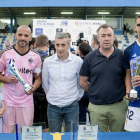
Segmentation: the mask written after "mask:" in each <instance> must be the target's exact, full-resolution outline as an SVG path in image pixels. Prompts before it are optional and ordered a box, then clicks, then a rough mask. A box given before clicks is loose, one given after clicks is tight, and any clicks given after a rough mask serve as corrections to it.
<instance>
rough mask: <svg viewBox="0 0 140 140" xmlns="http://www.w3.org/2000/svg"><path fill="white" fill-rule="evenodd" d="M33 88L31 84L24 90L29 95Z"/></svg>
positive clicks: (25, 86)
mask: <svg viewBox="0 0 140 140" xmlns="http://www.w3.org/2000/svg"><path fill="white" fill-rule="evenodd" d="M32 88H33V87H32V86H31V85H29V84H25V85H24V90H25V92H26V93H29V92H30V90H31V89H32Z"/></svg>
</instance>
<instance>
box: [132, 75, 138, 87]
mask: <svg viewBox="0 0 140 140" xmlns="http://www.w3.org/2000/svg"><path fill="white" fill-rule="evenodd" d="M131 82H132V84H133V86H134V87H139V86H140V76H139V75H137V76H135V77H133V78H132V81H131Z"/></svg>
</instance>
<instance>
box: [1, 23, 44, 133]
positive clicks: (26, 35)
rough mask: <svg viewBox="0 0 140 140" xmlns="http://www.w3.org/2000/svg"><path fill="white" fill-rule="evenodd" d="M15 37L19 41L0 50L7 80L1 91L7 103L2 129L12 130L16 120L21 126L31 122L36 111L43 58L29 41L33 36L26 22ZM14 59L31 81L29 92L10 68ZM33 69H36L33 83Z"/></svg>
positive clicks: (22, 74)
mask: <svg viewBox="0 0 140 140" xmlns="http://www.w3.org/2000/svg"><path fill="white" fill-rule="evenodd" d="M15 38H16V39H17V44H16V45H14V46H13V47H9V48H7V49H5V50H3V51H2V52H1V54H0V82H3V83H4V85H3V91H2V93H3V96H4V100H5V106H6V111H5V112H4V115H3V118H4V120H3V133H12V132H13V131H14V124H18V125H19V130H20V126H22V125H23V126H28V125H32V123H33V114H34V106H33V94H32V93H33V92H34V91H35V90H36V89H37V88H38V87H39V86H40V84H41V65H42V61H41V57H40V55H39V54H37V53H36V52H34V51H33V50H30V47H29V41H31V39H32V36H31V30H30V28H29V27H28V26H26V25H21V26H19V27H18V29H17V32H16V34H15ZM11 59H13V60H14V61H15V66H16V67H17V69H18V70H19V74H20V75H21V77H22V78H23V79H24V80H25V83H27V84H30V85H32V88H31V90H30V91H29V92H28V93H26V92H25V91H24V86H23V85H22V84H21V83H20V82H19V81H18V80H17V78H16V77H15V76H12V75H11V74H10V73H9V72H8V71H7V67H8V64H9V61H10V60H11ZM2 72H4V76H3V75H2V74H1V73H2ZM33 73H35V82H34V84H33V83H32V78H33Z"/></svg>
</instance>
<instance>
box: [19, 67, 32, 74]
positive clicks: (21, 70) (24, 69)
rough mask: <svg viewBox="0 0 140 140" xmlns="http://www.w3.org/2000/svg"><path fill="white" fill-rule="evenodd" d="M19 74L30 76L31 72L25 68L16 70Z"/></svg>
mask: <svg viewBox="0 0 140 140" xmlns="http://www.w3.org/2000/svg"><path fill="white" fill-rule="evenodd" d="M18 70H19V72H21V73H26V74H32V72H33V70H29V69H26V68H23V67H22V68H21V69H18Z"/></svg>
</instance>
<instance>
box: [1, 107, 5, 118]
mask: <svg viewBox="0 0 140 140" xmlns="http://www.w3.org/2000/svg"><path fill="white" fill-rule="evenodd" d="M4 111H5V107H2V108H1V109H0V118H1V117H2V115H3V113H4Z"/></svg>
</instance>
